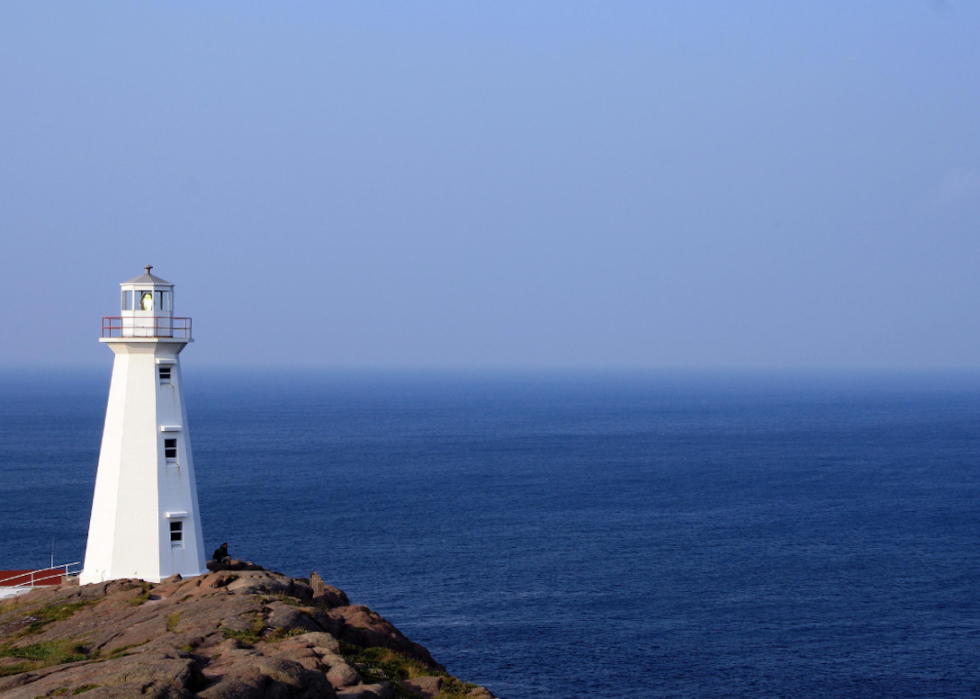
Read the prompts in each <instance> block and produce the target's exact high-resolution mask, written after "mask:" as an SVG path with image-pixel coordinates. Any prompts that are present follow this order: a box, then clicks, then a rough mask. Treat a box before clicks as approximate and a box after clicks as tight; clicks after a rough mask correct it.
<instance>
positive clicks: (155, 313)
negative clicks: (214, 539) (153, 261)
mask: <svg viewBox="0 0 980 699" xmlns="http://www.w3.org/2000/svg"><path fill="white" fill-rule="evenodd" d="M145 269H146V273H145V274H142V275H140V276H139V277H136V278H135V279H130V280H129V281H128V282H123V283H122V284H121V285H120V286H121V287H122V295H121V296H122V298H121V309H122V310H121V311H120V315H119V316H113V317H106V318H103V319H102V338H101V340H100V342H104V343H106V344H107V345H109V348H110V349H111V350H112V351H113V352H114V353H115V359H114V362H113V365H112V383H111V385H110V388H109V405H108V407H107V408H106V416H105V430H104V431H103V433H102V451H101V452H100V454H99V471H98V474H97V475H96V477H95V497H94V498H93V499H92V518H91V520H90V522H89V528H88V545H87V546H86V549H85V565H84V569H83V570H82V573H81V575H80V576H79V581H80V582H81V584H83V585H86V584H88V583H93V582H100V581H102V580H112V579H114V578H141V579H143V580H148V581H150V582H159V581H160V580H162V579H164V578H167V577H169V576H171V575H173V574H174V573H180V574H181V575H182V576H184V577H187V576H193V575H201V574H202V573H206V572H207V569H206V568H205V565H204V542H203V538H202V536H201V515H200V512H199V511H198V506H197V485H196V483H195V480H194V461H193V459H192V457H191V442H190V436H189V435H188V433H187V411H186V410H185V408H184V395H183V390H182V382H181V375H180V359H179V355H180V353H181V351H183V349H184V348H185V347H186V346H187V344H188V343H189V342H193V340H192V339H191V319H190V318H175V317H174V316H173V284H171V283H170V282H167V281H164V280H163V279H160V278H159V277H156V276H154V275H152V274H150V270H151V269H152V267H151V266H150V265H147V266H146V267H145Z"/></svg>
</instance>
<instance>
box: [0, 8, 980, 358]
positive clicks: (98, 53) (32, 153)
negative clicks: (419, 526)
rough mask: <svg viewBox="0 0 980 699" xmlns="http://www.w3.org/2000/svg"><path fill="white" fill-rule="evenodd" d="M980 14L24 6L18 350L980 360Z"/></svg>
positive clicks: (3, 89)
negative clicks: (164, 333) (145, 289)
mask: <svg viewBox="0 0 980 699" xmlns="http://www.w3.org/2000/svg"><path fill="white" fill-rule="evenodd" d="M978 67H980V4H977V3H968V2H965V1H964V0H959V1H955V0H947V2H936V1H932V2H930V1H928V0H923V1H921V2H920V1H913V0H907V1H906V0H901V1H896V0H888V1H887V2H886V1H879V2H864V3H854V2H821V3H779V2H775V1H772V2H750V1H745V2H737V3H736V2H697V3H680V2H649V1H646V2H615V3H596V2H574V1H570V0H561V1H560V2H520V3H518V2H499V3H459V2H444V3H438V2H432V3H412V4H409V3H398V4H395V3H391V4H385V3H364V2H350V3H332V4H327V3H299V2H296V3H243V2H236V3H222V2H207V3H201V2H167V3H131V2H127V3H104V2H103V3H49V2H37V1H36V0H32V1H31V2H5V3H4V4H3V7H2V8H0V235H2V239H3V240H2V248H0V300H2V301H0V324H2V327H3V328H4V331H3V336H4V340H3V342H2V343H0V365H4V366H8V367H9V366H27V365H36V366H47V365H99V364H100V363H102V364H107V363H108V362H109V361H110V357H111V353H109V352H108V350H106V348H104V347H101V346H100V345H99V343H97V342H96V338H97V336H98V333H99V318H100V317H101V316H103V315H115V314H116V312H117V305H118V286H117V285H118V283H119V282H121V281H124V280H125V279H128V278H130V277H133V276H136V275H137V274H139V273H140V272H141V268H142V265H144V264H147V263H151V264H153V265H154V266H155V269H154V272H155V273H158V274H159V275H160V276H162V277H164V278H165V279H168V280H170V281H173V282H175V283H176V284H177V287H176V311H177V313H178V314H179V315H189V316H192V317H193V318H194V323H195V331H196V335H197V342H196V343H195V345H194V346H193V347H192V348H191V349H190V350H189V352H188V354H187V355H186V356H185V359H186V360H191V359H192V358H193V361H194V362H195V364H196V365H200V366H212V365H246V364H248V365H269V366H291V367H293V366H295V367H435V368H438V367H450V368H480V367H499V368H559V369H562V368H580V367H582V368H600V369H601V368H611V369H619V368H650V369H677V368H684V369H697V368H712V369H718V368H722V369H728V368H730V369H759V368H762V369H767V368H772V369H799V368H816V369H869V368H884V369H927V370H928V369H948V368H967V369H976V368H978V367H980V352H978V348H980V330H978V327H980V324H978V322H977V320H978V318H980V313H978V312H980V274H978V272H977V270H978V262H980V68H978Z"/></svg>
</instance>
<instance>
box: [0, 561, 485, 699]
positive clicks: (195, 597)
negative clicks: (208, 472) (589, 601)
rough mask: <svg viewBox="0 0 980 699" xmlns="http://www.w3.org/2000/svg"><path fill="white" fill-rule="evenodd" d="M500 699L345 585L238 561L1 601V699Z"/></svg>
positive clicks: (69, 586)
mask: <svg viewBox="0 0 980 699" xmlns="http://www.w3.org/2000/svg"><path fill="white" fill-rule="evenodd" d="M76 694H86V699H96V698H97V697H136V696H140V697H154V698H159V699H189V698H190V697H201V698H202V699H252V698H254V699H259V698H260V697H262V698H265V697H274V698H279V697H282V698H286V697H295V698H300V697H302V698H303V699H314V698H318V699H319V698H325V699H333V698H334V697H337V698H340V699H355V698H357V699H382V698H383V699H393V698H394V697H404V698H411V697H419V698H423V699H430V698H432V697H438V698H440V699H457V698H462V697H467V698H468V699H490V697H491V696H492V695H491V694H490V692H488V691H487V690H486V689H484V688H482V687H477V686H475V685H472V684H467V683H465V682H462V681H460V680H458V679H456V678H455V677H452V676H450V675H449V674H448V673H447V672H446V670H445V668H443V667H442V666H441V665H439V664H438V663H437V662H436V661H435V660H433V659H432V656H431V655H430V654H429V652H428V651H427V650H426V649H425V648H423V647H422V646H420V645H418V644H417V643H413V642H411V641H410V640H408V639H407V638H405V636H403V635H402V634H401V632H399V631H398V629H396V628H395V627H394V626H393V625H392V624H391V623H389V622H388V621H386V620H385V619H383V618H382V617H380V616H379V615H377V614H375V613H374V612H372V611H371V610H370V609H368V608H367V607H363V606H358V605H351V604H350V602H349V601H348V599H347V596H346V595H345V594H344V593H343V592H341V591H340V590H338V589H336V588H333V587H329V586H323V585H321V584H319V583H318V584H317V591H316V594H314V590H313V588H312V587H310V585H308V584H307V583H306V581H301V580H296V579H293V578H289V577H287V576H285V575H281V574H279V573H273V572H270V571H267V570H264V569H262V568H260V567H258V566H254V565H251V564H241V563H235V562H233V564H232V565H231V566H230V567H229V569H227V570H219V571H214V572H211V573H208V574H207V575H203V576H200V577H196V578H189V579H187V580H183V579H181V578H180V576H174V577H173V578H170V579H168V580H165V581H163V582H161V583H159V584H151V583H147V582H143V581H140V580H114V581H111V582H106V583H99V584H96V585H85V586H81V587H79V586H78V585H70V584H69V585H62V586H61V587H58V588H54V589H50V590H43V591H35V592H31V593H30V594H26V595H22V596H20V597H16V598H14V599H13V600H12V601H8V602H6V603H5V604H3V605H0V697H4V699H8V698H9V699H36V698H38V697H56V696H71V695H76Z"/></svg>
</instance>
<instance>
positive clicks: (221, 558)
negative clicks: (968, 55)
mask: <svg viewBox="0 0 980 699" xmlns="http://www.w3.org/2000/svg"><path fill="white" fill-rule="evenodd" d="M211 558H212V560H215V561H218V562H219V563H227V562H228V561H230V560H231V556H229V555H228V543H227V542H225V543H223V544H221V546H219V547H218V548H216V549H215V550H214V554H213V555H212V556H211Z"/></svg>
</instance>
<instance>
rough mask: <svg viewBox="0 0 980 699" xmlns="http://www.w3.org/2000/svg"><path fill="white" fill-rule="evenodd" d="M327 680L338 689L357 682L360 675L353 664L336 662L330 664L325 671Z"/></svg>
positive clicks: (359, 679)
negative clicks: (328, 668)
mask: <svg viewBox="0 0 980 699" xmlns="http://www.w3.org/2000/svg"><path fill="white" fill-rule="evenodd" d="M327 681H328V682H329V683H330V685H331V686H332V687H333V688H334V689H340V688H341V687H351V686H353V685H356V684H359V683H360V681H361V676H360V674H358V672H357V670H355V669H354V668H353V666H351V665H348V664H347V663H337V664H335V665H331V666H330V670H329V671H327Z"/></svg>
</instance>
